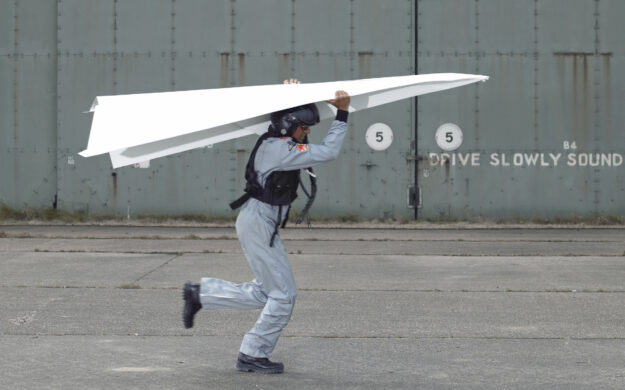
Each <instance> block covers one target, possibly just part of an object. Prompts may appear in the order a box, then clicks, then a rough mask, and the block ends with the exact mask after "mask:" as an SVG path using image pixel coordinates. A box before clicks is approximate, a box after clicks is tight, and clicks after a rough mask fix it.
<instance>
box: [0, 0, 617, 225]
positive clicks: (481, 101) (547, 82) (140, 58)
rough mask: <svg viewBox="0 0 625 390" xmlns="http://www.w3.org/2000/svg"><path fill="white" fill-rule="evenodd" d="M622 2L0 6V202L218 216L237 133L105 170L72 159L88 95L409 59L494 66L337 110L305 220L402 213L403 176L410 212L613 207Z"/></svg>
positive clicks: (506, 215) (27, 1)
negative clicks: (456, 139)
mask: <svg viewBox="0 0 625 390" xmlns="http://www.w3.org/2000/svg"><path fill="white" fill-rule="evenodd" d="M624 11H625V3H623V2H621V1H619V0H519V1H499V0H444V1H440V0H416V1H410V0H397V1H393V2H379V1H375V0H343V1H330V0H322V1H315V2H311V1H304V0H293V1H282V0H259V1H254V2H244V1H241V0H215V1H203V0H157V1H153V0H132V1H116V0H56V1H49V2H41V1H37V0H11V1H9V0H7V1H2V2H0V83H1V85H2V86H3V88H2V90H1V91H0V128H1V132H0V142H1V143H2V144H1V145H0V164H2V167H3V170H2V171H0V180H1V181H2V182H3V183H10V185H5V186H2V187H1V188H0V200H2V201H5V202H8V203H9V204H11V205H13V206H15V207H48V205H52V204H54V200H55V196H56V199H57V205H58V207H59V208H61V209H63V210H71V211H88V212H93V213H105V214H119V215H128V214H130V215H131V216H132V215H136V214H137V213H155V214H180V213H197V212H203V213H208V214H214V215H234V213H233V212H232V211H230V210H229V209H228V206H227V205H228V202H229V201H231V200H232V199H234V198H236V197H238V196H239V195H240V193H241V191H242V189H243V187H244V182H243V174H244V166H245V163H246V161H247V158H248V156H249V153H250V150H251V148H252V146H253V144H254V142H255V139H256V138H255V137H254V136H250V137H246V138H242V139H238V140H235V141H231V142H226V143H222V144H218V145H215V146H213V147H210V148H203V149H198V150H194V151H190V152H186V153H183V154H180V155H176V156H171V157H167V158H162V159H158V160H155V161H152V162H151V165H150V167H149V168H148V169H135V168H131V167H126V168H121V169H117V170H113V169H112V168H111V166H110V162H109V160H108V156H98V157H94V158H89V159H84V158H81V157H79V156H78V155H77V153H78V152H80V151H81V150H83V149H84V148H85V146H86V143H87V138H88V132H89V127H90V123H91V115H92V114H84V113H83V111H85V110H87V109H88V108H89V106H90V104H91V101H92V99H93V98H94V97H95V96H97V95H108V94H119V93H139V92H155V91H168V90H187V89H201V88H216V87H231V86H242V85H258V84H269V83H277V82H281V81H282V80H283V79H284V78H290V77H297V78H299V79H301V80H302V81H303V82H318V81H329V80H340V79H355V78H368V77H383V76H393V75H401V74H411V73H414V72H415V69H414V67H415V62H416V63H418V72H419V73H431V72H461V73H482V74H487V75H489V76H490V77H491V79H490V81H488V82H487V83H485V84H481V85H473V86H467V87H463V88H460V89H456V90H452V91H447V92H442V93H438V94H435V95H428V96H424V97H421V98H419V100H418V105H417V108H416V112H415V108H414V105H413V102H411V101H409V100H407V101H403V102H398V103H394V104H391V105H388V106H383V107H378V108H375V109H372V110H369V111H365V112H361V113H356V114H354V115H352V116H351V117H350V129H349V133H348V135H347V137H346V140H345V144H344V147H343V150H342V152H341V156H340V158H339V159H338V160H337V161H335V162H332V163H329V164H327V165H323V166H320V167H318V168H317V172H318V173H319V195H318V199H317V201H316V203H315V207H314V208H313V214H314V215H316V216H327V217H330V216H336V215H345V214H353V215H356V216H359V217H367V218H378V217H380V218H410V217H411V216H413V215H414V210H412V209H410V208H408V207H407V204H406V203H407V202H406V191H407V188H408V187H409V186H412V185H414V184H418V186H419V187H420V188H421V191H422V198H423V204H422V208H421V209H419V218H426V219H479V218H492V219H499V218H501V219H513V218H519V217H521V218H546V219H558V218H560V219H563V218H564V219H565V218H573V217H586V216H597V215H601V216H623V215H624V214H625V210H624V208H625V205H624V204H623V202H622V201H621V199H623V198H624V195H625V178H624V176H623V173H622V172H623V169H622V167H623V161H622V158H623V156H625V150H624V149H625V132H623V131H622V123H625V117H624V116H625V110H622V107H621V106H622V102H623V101H625V88H623V86H624V85H625V76H623V75H622V74H621V73H619V72H618V71H617V70H618V69H621V68H622V67H623V65H625V45H623V43H622V39H621V37H622V36H623V35H624V34H625V30H624V29H625V27H623V24H622V23H621V20H620V19H621V15H623V12H624ZM417 14H418V15H417ZM415 36H418V41H417V42H415ZM57 53H58V56H57ZM415 60H416V61H415ZM267 98H271V97H270V96H269V97H267ZM375 122H383V123H386V124H388V125H389V126H390V127H391V128H392V129H393V131H394V135H395V140H394V143H393V145H392V146H391V147H390V148H389V149H388V150H386V151H383V152H374V151H372V150H371V149H370V148H369V147H368V146H367V145H366V143H365V137H364V133H365V131H366V129H367V128H368V127H369V126H370V125H371V124H373V123H375ZM444 122H453V123H456V124H458V125H459V126H460V127H461V128H462V129H463V131H464V141H463V144H462V146H461V147H460V149H458V150H457V151H456V152H455V153H453V152H452V153H449V154H448V157H449V163H444V162H443V163H441V162H440V158H441V153H442V151H441V150H440V148H439V147H438V146H437V145H436V143H435V141H434V132H435V130H436V128H437V127H438V126H439V125H440V124H442V123H444ZM329 125H330V121H324V122H323V123H321V124H319V125H317V126H315V128H313V133H312V134H311V141H312V142H319V141H321V139H322V138H323V135H324V134H325V132H326V131H327V128H328V127H329ZM415 127H416V131H415ZM415 137H416V139H415ZM415 147H416V150H415ZM430 157H432V158H433V160H432V159H430ZM443 157H445V156H443ZM436 159H438V160H439V161H436ZM619 159H620V160H619ZM415 176H416V177H417V180H418V183H415ZM303 203H304V199H302V198H300V199H298V201H297V202H296V205H295V207H296V210H297V209H300V208H301V207H302V206H303Z"/></svg>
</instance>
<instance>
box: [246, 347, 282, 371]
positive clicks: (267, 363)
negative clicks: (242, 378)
mask: <svg viewBox="0 0 625 390" xmlns="http://www.w3.org/2000/svg"><path fill="white" fill-rule="evenodd" d="M236 367H237V370H239V371H248V372H260V373H261V374H282V372H283V371H284V364H282V363H278V362H272V361H271V360H269V359H267V358H257V357H253V356H248V355H246V354H244V353H242V352H239V358H238V359H237V365H236Z"/></svg>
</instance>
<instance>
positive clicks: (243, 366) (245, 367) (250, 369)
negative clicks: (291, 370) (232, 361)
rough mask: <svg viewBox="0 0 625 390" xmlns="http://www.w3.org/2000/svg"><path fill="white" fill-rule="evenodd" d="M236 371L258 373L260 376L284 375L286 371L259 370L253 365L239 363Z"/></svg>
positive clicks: (275, 369)
mask: <svg viewBox="0 0 625 390" xmlns="http://www.w3.org/2000/svg"><path fill="white" fill-rule="evenodd" d="M236 369H237V370H239V371H243V372H257V373H259V374H282V373H283V372H284V369H280V368H259V367H256V366H254V365H251V364H245V363H241V362H237V364H236Z"/></svg>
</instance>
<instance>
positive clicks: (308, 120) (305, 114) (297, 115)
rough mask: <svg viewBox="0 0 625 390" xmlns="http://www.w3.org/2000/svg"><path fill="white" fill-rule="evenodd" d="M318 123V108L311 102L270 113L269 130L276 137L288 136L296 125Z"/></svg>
mask: <svg viewBox="0 0 625 390" xmlns="http://www.w3.org/2000/svg"><path fill="white" fill-rule="evenodd" d="M317 123H319V110H317V106H315V105H314V104H313V103H310V104H305V105H303V106H298V107H293V108H288V109H286V110H282V111H276V112H274V113H272V114H271V126H269V132H270V133H272V134H273V135H276V136H278V137H289V136H291V135H292V134H293V131H295V129H296V128H297V126H312V125H315V124H317Z"/></svg>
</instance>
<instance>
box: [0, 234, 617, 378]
mask: <svg viewBox="0 0 625 390" xmlns="http://www.w3.org/2000/svg"><path fill="white" fill-rule="evenodd" d="M282 237H283V238H284V239H285V243H286V246H287V249H288V250H289V251H290V253H291V254H290V259H291V262H292V266H293V269H294V273H295V277H296V280H297V284H298V288H299V295H298V301H297V305H296V307H295V312H294V314H293V317H292V320H291V322H290V324H289V325H288V327H287V328H286V329H285V331H284V333H283V337H282V338H281V340H280V342H279V343H278V346H277V348H276V351H275V352H274V355H273V356H272V358H273V359H274V360H278V361H283V362H284V363H285V365H286V371H285V373H284V374H283V375H269V376H264V375H258V374H249V373H241V372H238V371H236V370H235V369H234V362H235V358H236V354H237V351H238V347H239V344H240V342H241V338H242V336H243V335H244V333H245V332H246V331H247V330H249V329H250V328H251V326H252V325H253V323H254V321H255V320H256V317H257V315H258V311H203V312H200V313H199V314H198V316H197V317H196V326H195V327H194V328H193V329H191V330H185V329H184V328H183V327H182V322H181V309H182V299H181V286H182V285H183V283H184V282H185V281H188V280H193V281H197V280H199V278H200V277H202V276H213V277H219V278H223V279H228V280H232V281H238V282H243V281H247V280H249V279H251V278H252V274H251V272H250V271H249V269H248V267H247V264H246V262H245V260H244V258H243V255H242V253H241V249H240V247H239V245H238V242H237V240H236V235H235V232H234V229H233V228H232V227H227V226H226V227H198V226H180V227H176V226H167V227H148V226H143V227H142V226H39V225H0V294H1V296H2V299H1V300H0V369H1V371H0V372H1V374H0V388H1V389H48V388H50V389H339V388H340V389H382V388H384V389H416V388H419V389H422V388H423V389H449V388H459V389H623V388H625V305H624V298H625V229H624V228H622V227H608V228H605V227H602V228H599V227H595V228H570V227H569V228H540V227H533V228H532V227H529V228H511V227H504V228H501V227H496V226H493V227H490V228H489V227H483V226H482V227H480V228H475V227H474V228H472V227H471V226H446V227H444V228H440V227H436V228H434V227H431V226H430V227H428V226H420V225H415V226H413V228H411V229H397V228H396V227H394V228H376V229H357V228H353V229H344V228H332V229H330V228H314V229H312V230H308V229H302V228H290V229H289V228H287V229H285V230H283V232H282Z"/></svg>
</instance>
